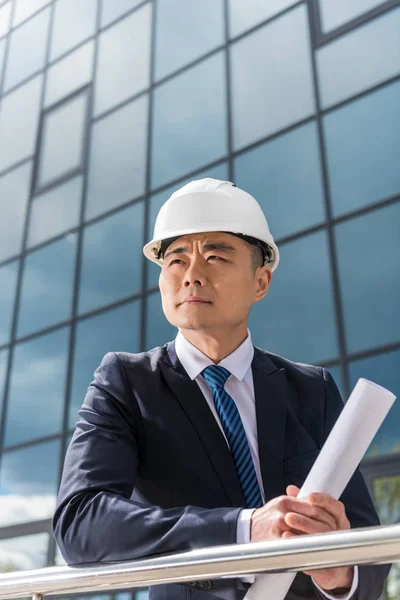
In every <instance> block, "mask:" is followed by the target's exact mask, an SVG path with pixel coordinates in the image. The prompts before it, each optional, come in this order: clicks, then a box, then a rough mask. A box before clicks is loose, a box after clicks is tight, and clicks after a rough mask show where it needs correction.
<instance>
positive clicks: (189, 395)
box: [54, 179, 389, 600]
mask: <svg viewBox="0 0 400 600" xmlns="http://www.w3.org/2000/svg"><path fill="white" fill-rule="evenodd" d="M144 253H145V255H146V256H147V257H148V258H149V259H151V260H153V261H155V262H157V263H158V264H160V266H161V273H160V279H159V286H160V291H161V297H162V304H163V310H164V313H165V316H166V318H167V319H168V320H169V321H170V322H171V323H172V324H173V325H175V326H176V327H177V328H178V329H179V333H178V335H177V337H176V340H175V341H174V342H170V343H169V344H166V345H165V346H163V347H159V348H155V349H153V350H150V351H149V352H144V353H141V354H129V353H124V352H117V353H113V352H110V353H108V354H106V356H105V357H104V359H103V361H102V362H101V364H100V366H99V367H98V369H97V370H96V372H95V375H94V381H93V382H92V383H91V385H90V387H89V389H88V392H87V394H86V398H85V400H84V403H83V406H82V408H81V410H80V412H79V415H80V420H79V422H78V423H77V427H76V431H75V433H74V436H73V439H72V442H71V445H70V447H69V449H68V452H67V456H66V460H65V467H64V473H63V477H62V482H61V487H60V492H59V499H58V506H57V510H56V513H55V516H54V533H55V536H56V539H57V541H58V544H59V546H60V549H61V552H62V554H63V556H64V558H65V559H66V560H67V562H68V563H69V564H82V563H92V562H109V561H120V560H128V559H135V558H139V557H145V556H155V555H159V554H163V553H169V552H178V551H183V550H189V549H193V548H201V547H205V546H212V545H219V544H230V543H235V542H251V541H257V540H270V539H276V538H286V537H291V536H297V535H304V534H310V533H318V532H327V531H337V530H342V529H348V528H349V527H350V524H351V526H352V527H361V526H370V525H378V524H379V520H378V517H377V515H376V513H375V510H374V507H373V505H372V502H371V499H370V497H369V495H368V492H367V490H366V487H365V485H364V482H363V480H362V477H361V475H360V473H359V472H357V473H356V474H355V475H354V477H353V478H352V480H351V482H350V483H349V485H348V487H347V488H346V490H345V492H344V494H343V496H342V498H341V501H340V502H339V501H337V500H334V499H333V498H331V497H329V496H326V495H311V496H310V497H309V498H308V499H303V500H300V499H298V498H297V494H298V490H299V487H300V486H301V485H302V483H303V481H304V479H305V477H306V475H307V473H308V471H309V470H310V468H311V466H312V464H313V462H314V460H315V459H316V457H317V455H318V452H319V450H320V448H321V447H322V445H323V443H324V441H325V439H326V438H327V436H328V434H329V431H330V430H331V428H332V426H333V424H334V423H335V421H336V419H337V416H338V414H339V413H340V410H341V408H342V400H341V398H340V394H339V392H338V390H337V387H336V385H335V384H334V382H333V380H332V377H331V375H330V374H329V373H328V371H327V370H326V369H322V368H319V367H314V366H310V365H304V364H298V363H293V362H291V361H289V360H287V359H284V358H282V357H280V356H277V355H273V354H271V353H268V352H266V351H264V350H261V349H259V348H254V346H253V345H252V343H251V337H250V332H249V331H248V328H247V322H248V315H249V312H250V309H251V306H252V305H253V303H254V302H259V301H260V300H261V299H262V298H264V296H265V295H266V294H267V292H268V288H269V286H270V283H271V279H272V272H273V271H274V269H275V268H276V267H277V265H278V262H279V251H278V248H277V247H276V244H275V243H274V240H273V238H272V236H271V233H270V231H269V228H268V224H267V221H266V219H265V216H264V214H263V212H262V210H261V208H260V206H259V205H258V203H257V202H256V200H255V199H254V198H252V196H250V195H249V194H247V193H246V192H244V191H243V190H240V189H238V188H236V187H235V186H234V185H233V184H231V183H230V182H224V181H218V180H214V179H203V180H199V181H194V182H191V183H189V184H188V185H186V186H184V187H183V188H181V189H180V190H178V191H177V192H175V193H174V194H173V195H172V196H171V198H170V199H169V200H168V201H167V202H166V203H165V204H164V206H163V207H162V208H161V210H160V213H159V215H158V217H157V221H156V225H155V232H154V239H153V240H152V241H151V242H149V244H147V245H146V246H145V248H144ZM266 318H272V316H271V315H268V313H267V312H266ZM342 502H343V503H342ZM388 570H389V567H387V566H376V567H368V566H361V567H354V568H353V567H343V568H335V569H323V570H320V571H314V572H307V573H304V574H303V573H300V574H298V575H297V577H296V579H295V581H294V583H293V586H292V588H291V590H290V592H289V593H288V595H287V599H288V600H300V599H306V598H346V599H348V598H357V599H358V600H376V599H377V598H379V596H380V594H381V591H382V588H383V583H384V579H385V577H386V575H387V573H388ZM249 581H251V579H249V578H247V579H246V578H244V580H242V579H231V580H226V579H224V580H215V581H207V582H191V585H187V584H182V585H170V586H155V587H154V588H153V589H152V590H151V598H155V599H157V600H162V599H168V598H171V599H172V598H173V599H175V600H176V599H178V600H179V599H182V600H183V598H193V599H198V600H212V599H213V600H216V599H217V598H223V599H225V600H239V599H241V598H243V597H244V595H245V593H246V590H247V589H248V587H249ZM266 598H268V594H266ZM272 600H274V599H272Z"/></svg>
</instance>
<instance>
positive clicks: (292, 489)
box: [286, 485, 300, 498]
mask: <svg viewBox="0 0 400 600" xmlns="http://www.w3.org/2000/svg"><path fill="white" fill-rule="evenodd" d="M299 492H300V488H298V487H297V485H288V486H287V488H286V494H287V495H288V496H292V497H294V498H296V497H297V495H298V493H299Z"/></svg>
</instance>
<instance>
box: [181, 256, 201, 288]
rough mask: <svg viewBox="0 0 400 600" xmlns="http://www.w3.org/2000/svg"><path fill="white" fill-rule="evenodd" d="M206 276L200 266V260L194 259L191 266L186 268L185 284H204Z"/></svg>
mask: <svg viewBox="0 0 400 600" xmlns="http://www.w3.org/2000/svg"><path fill="white" fill-rule="evenodd" d="M204 283H205V277H204V274H203V270H202V268H201V266H200V261H199V260H198V259H195V260H193V261H192V262H191V263H190V265H189V267H188V268H187V269H186V272H185V278H184V285H185V286H186V287H188V286H191V285H201V286H202V285H204Z"/></svg>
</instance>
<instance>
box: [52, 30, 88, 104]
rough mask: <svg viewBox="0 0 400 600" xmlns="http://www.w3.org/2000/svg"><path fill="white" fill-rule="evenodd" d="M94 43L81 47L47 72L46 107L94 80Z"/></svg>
mask: <svg viewBox="0 0 400 600" xmlns="http://www.w3.org/2000/svg"><path fill="white" fill-rule="evenodd" d="M93 58H94V41H93V40H91V41H90V42H87V44H84V45H83V46H80V47H79V48H78V49H77V50H75V52H72V53H71V54H68V56H66V57H65V58H63V59H61V60H60V61H58V62H56V63H55V64H54V65H52V66H51V67H50V68H49V70H48V71H47V81H46V99H45V106H46V107H47V106H50V105H51V104H55V103H56V102H57V101H58V100H61V99H62V98H65V96H68V95H69V94H70V93H71V92H73V91H74V90H77V89H78V88H80V87H83V86H84V85H85V83H89V81H90V80H91V78H92V64H93Z"/></svg>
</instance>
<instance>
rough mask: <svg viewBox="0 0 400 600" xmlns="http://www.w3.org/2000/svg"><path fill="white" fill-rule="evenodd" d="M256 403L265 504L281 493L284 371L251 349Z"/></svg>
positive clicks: (283, 436)
mask: <svg viewBox="0 0 400 600" xmlns="http://www.w3.org/2000/svg"><path fill="white" fill-rule="evenodd" d="M252 371H253V380H254V392H255V401H256V418H257V437H258V453H259V459H260V467H261V476H262V480H263V486H264V492H265V500H266V502H268V500H270V499H271V498H275V497H276V496H280V495H281V494H284V493H285V484H284V478H283V447H284V439H285V422H286V404H287V397H286V386H287V383H286V371H285V369H278V368H277V367H276V366H275V365H274V364H273V362H272V361H271V360H270V358H269V357H268V355H267V354H266V353H265V352H263V351H262V350H260V349H259V348H255V349H254V358H253V362H252Z"/></svg>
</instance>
